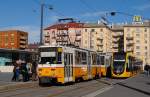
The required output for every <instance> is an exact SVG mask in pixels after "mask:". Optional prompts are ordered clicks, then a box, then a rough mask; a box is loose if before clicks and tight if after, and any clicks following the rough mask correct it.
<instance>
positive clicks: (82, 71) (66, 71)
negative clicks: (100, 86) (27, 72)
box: [38, 46, 101, 84]
mask: <svg viewBox="0 0 150 97" xmlns="http://www.w3.org/2000/svg"><path fill="white" fill-rule="evenodd" d="M39 51H40V62H39V64H38V77H39V84H43V83H53V82H55V83H62V84H64V83H68V82H75V81H79V80H88V79H93V78H99V77H100V76H101V71H100V70H101V69H100V65H99V64H97V59H96V58H97V53H96V52H95V51H91V50H87V49H81V48H73V47H66V46H40V47H39Z"/></svg>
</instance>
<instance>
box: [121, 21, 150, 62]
mask: <svg viewBox="0 0 150 97" xmlns="http://www.w3.org/2000/svg"><path fill="white" fill-rule="evenodd" d="M124 51H132V52H133V53H134V55H135V56H136V57H139V58H140V59H142V60H143V64H150V22H141V23H132V24H128V25H125V26H124Z"/></svg>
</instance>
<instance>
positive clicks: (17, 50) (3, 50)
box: [0, 48, 36, 53]
mask: <svg viewBox="0 0 150 97" xmlns="http://www.w3.org/2000/svg"><path fill="white" fill-rule="evenodd" d="M0 52H9V53H10V52H20V53H36V52H34V51H27V50H20V49H7V48H0Z"/></svg>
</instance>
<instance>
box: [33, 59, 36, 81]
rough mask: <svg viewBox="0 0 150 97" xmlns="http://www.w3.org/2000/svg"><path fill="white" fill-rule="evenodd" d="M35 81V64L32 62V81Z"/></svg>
mask: <svg viewBox="0 0 150 97" xmlns="http://www.w3.org/2000/svg"><path fill="white" fill-rule="evenodd" d="M36 80H37V63H36V62H35V61H34V62H33V63H32V81H36Z"/></svg>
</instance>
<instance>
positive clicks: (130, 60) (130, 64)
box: [126, 56, 134, 72]
mask: <svg viewBox="0 0 150 97" xmlns="http://www.w3.org/2000/svg"><path fill="white" fill-rule="evenodd" d="M133 64H134V59H133V57H130V56H129V57H128V63H126V70H127V72H128V71H132V69H133Z"/></svg>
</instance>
